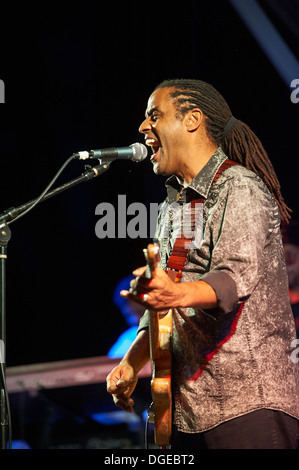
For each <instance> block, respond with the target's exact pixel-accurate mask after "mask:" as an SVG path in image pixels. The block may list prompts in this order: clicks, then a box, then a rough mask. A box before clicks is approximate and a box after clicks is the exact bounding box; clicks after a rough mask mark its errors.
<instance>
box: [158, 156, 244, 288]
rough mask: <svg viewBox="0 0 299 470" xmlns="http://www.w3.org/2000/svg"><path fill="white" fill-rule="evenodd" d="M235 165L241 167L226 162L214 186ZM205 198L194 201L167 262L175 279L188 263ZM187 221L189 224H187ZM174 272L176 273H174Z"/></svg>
mask: <svg viewBox="0 0 299 470" xmlns="http://www.w3.org/2000/svg"><path fill="white" fill-rule="evenodd" d="M233 165H239V163H237V162H234V161H232V160H225V161H224V162H223V163H222V165H220V167H219V168H218V171H217V173H216V174H215V176H214V179H213V182H212V184H214V183H215V182H216V181H217V180H218V178H219V177H220V176H221V175H222V173H223V172H224V171H225V170H227V169H228V168H230V167H231V166H233ZM204 200H205V199H204V198H199V199H194V200H192V201H191V203H190V207H189V208H188V210H187V211H186V213H185V216H184V220H183V230H181V234H180V236H178V237H177V239H176V241H175V243H174V245H173V248H172V251H171V254H170V257H169V259H168V262H167V271H168V274H169V275H170V276H171V277H173V275H174V273H175V275H176V278H177V279H178V278H180V277H181V274H182V269H183V268H184V266H185V265H186V263H187V261H188V253H189V250H190V247H191V243H192V241H193V240H194V233H195V227H196V222H197V217H196V215H197V210H196V209H197V208H199V207H200V206H199V204H203V202H204ZM186 221H187V222H186ZM184 222H185V223H187V226H185V225H184ZM172 271H174V273H172Z"/></svg>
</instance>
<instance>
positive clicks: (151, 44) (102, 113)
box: [0, 0, 299, 366]
mask: <svg viewBox="0 0 299 470" xmlns="http://www.w3.org/2000/svg"><path fill="white" fill-rule="evenodd" d="M260 4H261V5H262V6H263V8H264V10H265V11H266V12H267V13H268V14H269V15H270V18H271V20H272V21H273V23H274V24H275V26H276V27H277V28H278V30H279V31H280V33H281V34H282V35H283V38H284V39H285V40H286V41H287V43H288V45H289V46H290V47H291V49H292V51H293V52H294V53H295V54H297V56H298V36H297V31H298V29H296V28H294V29H292V28H291V27H290V25H291V23H292V24H294V22H295V24H297V25H298V22H297V20H298V2H296V1H292V2H288V1H283V2H282V1H281V2H276V1H273V2H267V1H262V2H260ZM271 4H272V6H273V4H275V5H276V6H277V5H278V6H279V7H280V8H283V10H284V12H285V14H286V17H287V19H289V20H290V23H288V21H286V20H285V18H283V19H282V17H281V16H277V13H275V10H274V9H273V8H272V7H271ZM1 9H2V17H1V33H0V34H1V42H0V51H1V64H0V65H1V69H0V78H1V79H2V80H3V81H4V82H5V101H6V102H5V104H2V105H1V106H0V158H1V160H0V165H1V181H0V212H3V211H4V210H5V209H7V208H9V207H11V206H18V205H20V204H22V203H24V202H27V201H28V200H31V199H32V198H35V197H37V196H38V195H39V194H40V193H41V192H42V190H43V189H44V188H45V187H46V185H47V184H48V183H49V181H50V180H51V179H52V177H53V176H54V174H55V173H56V172H57V170H58V169H59V168H60V166H61V165H62V164H63V163H64V161H65V160H66V159H67V158H68V157H69V156H70V155H72V153H74V152H77V151H79V150H90V149H93V148H105V147H112V146H113V147H114V146H115V147H118V146H127V145H129V144H131V143H133V142H137V141H140V142H142V141H143V139H142V136H140V135H139V133H138V127H139V124H140V123H141V121H142V120H143V116H144V111H145V108H146V103H147V99H148V96H149V95H150V93H151V91H152V89H153V88H154V87H155V86H156V84H158V83H159V82H160V81H162V80H163V79H165V78H199V79H202V80H205V81H208V82H210V83H213V84H214V86H215V87H216V88H217V89H218V90H219V91H220V92H221V93H222V94H223V95H224V96H225V97H226V99H227V101H228V103H229V104H230V106H231V110H232V112H233V114H234V115H235V116H236V117H237V118H239V119H242V120H243V121H245V122H246V123H247V124H249V125H250V126H251V127H252V129H253V130H254V131H255V132H256V134H257V135H258V136H259V137H260V139H261V140H262V142H263V144H264V146H265V148H266V150H267V151H268V153H269V155H270V157H271V159H272V162H273V164H274V166H275V169H276V172H277V174H278V177H279V179H280V182H281V186H282V191H283V194H284V197H285V200H286V202H287V203H288V204H289V206H290V207H291V208H292V209H293V210H294V216H295V217H298V214H299V201H298V195H297V188H298V175H297V170H298V166H299V165H298V156H299V155H298V124H299V121H298V109H299V108H298V107H299V104H294V103H292V102H291V100H290V94H291V89H290V87H289V86H287V84H286V83H284V81H283V80H282V78H281V77H280V75H279V73H278V72H277V71H276V70H275V68H274V67H273V65H272V64H271V63H270V61H269V60H268V58H267V56H266V55H265V54H264V52H263V51H262V50H261V48H260V46H259V45H258V43H257V42H256V40H255V39H254V37H253V36H252V35H251V33H250V32H249V31H248V29H247V28H246V26H245V25H244V24H243V22H242V20H241V19H240V18H239V16H238V15H237V13H236V12H235V11H234V9H233V8H232V6H231V5H230V3H229V2H227V1H223V0H221V1H216V0H209V1H208V2H206V1H193V2H192V1H191V2H188V3H186V4H183V3H178V4H175V3H167V4H165V5H164V4H162V3H153V2H151V3H143V2H126V3H120V2H118V3H115V2H88V1H87V2H77V3H76V4H71V6H67V4H63V5H62V4H56V5H55V4H54V3H52V2H51V3H43V4H42V6H39V4H34V7H33V6H29V5H28V4H27V3H26V4H21V5H19V4H18V5H17V6H15V7H11V8H10V9H9V8H8V7H5V8H4V7H1ZM293 78H299V77H293ZM83 171H84V163H83V162H80V161H74V162H72V163H71V164H70V165H69V166H68V168H67V170H66V171H65V172H64V173H63V174H62V176H61V177H60V178H59V180H58V181H57V184H56V185H58V184H59V183H62V182H65V181H68V180H70V179H72V178H74V177H76V176H78V175H80V174H81V173H82V172H83ZM120 194H123V195H124V194H125V195H126V197H127V205H129V204H130V203H131V202H135V201H136V202H142V203H144V204H146V205H147V207H149V204H150V203H151V202H161V201H162V199H163V198H164V179H163V178H161V177H157V176H155V175H153V173H152V169H151V164H150V162H149V160H148V159H147V160H146V161H144V162H142V163H133V162H129V161H116V162H114V163H113V164H112V165H111V168H110V170H109V171H108V172H107V173H105V174H104V175H102V176H100V177H99V178H96V179H94V180H92V181H90V182H88V183H84V184H81V185H80V186H77V187H76V188H73V189H70V190H69V191H67V192H65V193H63V194H61V195H59V196H57V197H56V198H54V199H51V200H48V201H45V202H43V203H42V204H40V205H39V206H38V207H36V208H35V209H34V210H32V212H30V213H29V214H28V215H26V216H25V217H24V218H21V219H20V220H19V221H16V222H15V223H13V224H11V225H10V228H11V230H12V238H11V241H10V243H9V246H8V260H7V318H6V324H7V342H6V352H7V355H6V363H7V366H14V365H22V364H31V363H39V362H48V361H57V360H58V361H60V360H67V359H75V358H85V357H90V356H100V355H105V354H106V353H107V351H108V349H109V348H110V347H111V346H112V344H113V343H114V341H115V340H116V339H117V338H118V336H119V334H120V333H121V332H122V331H124V330H125V329H126V327H127V325H126V323H125V320H124V319H123V317H122V316H121V314H120V312H119V311H118V309H117V308H116V307H115V306H114V304H113V302H112V294H113V290H114V287H115V285H116V283H117V281H118V280H119V279H120V278H121V277H123V276H125V275H127V274H130V273H131V271H132V270H133V269H134V268H135V267H138V266H140V265H142V264H143V255H142V248H143V247H144V246H145V245H146V243H147V240H146V239H136V240H132V239H129V238H126V239H118V238H115V239H107V238H106V239H103V240H100V239H99V238H97V236H96V234H95V225H96V222H97V221H98V220H99V216H96V215H95V208H96V206H97V205H98V204H99V203H101V202H111V203H112V204H114V205H115V207H116V209H117V197H118V195H120ZM129 219H130V217H128V220H129Z"/></svg>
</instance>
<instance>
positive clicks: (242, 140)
mask: <svg viewBox="0 0 299 470" xmlns="http://www.w3.org/2000/svg"><path fill="white" fill-rule="evenodd" d="M159 88H172V89H173V90H172V91H171V93H170V96H171V98H172V100H173V103H174V106H175V108H176V111H177V118H178V119H179V118H181V119H182V118H183V116H184V115H185V114H186V113H187V112H188V111H190V110H191V109H193V108H195V107H196V108H197V107H198V108H200V109H201V111H202V112H203V114H204V116H205V123H206V129H207V134H208V136H209V138H210V139H211V140H212V142H213V143H215V144H216V145H217V146H218V147H219V146H221V148H222V149H223V151H224V153H225V154H226V155H227V156H228V157H229V158H230V159H231V160H234V161H236V162H238V163H240V164H242V165H243V166H245V167H246V168H248V169H249V170H251V171H254V172H255V173H257V174H258V175H259V176H260V177H261V178H262V180H263V181H264V183H265V184H266V185H267V186H268V188H269V190H270V192H271V194H272V196H273V197H274V199H275V201H276V202H277V204H278V207H279V209H280V214H281V218H282V220H284V221H286V222H288V221H289V219H290V218H291V216H290V213H291V209H290V208H289V207H288V206H287V205H286V204H285V202H284V199H283V197H282V194H281V191H280V184H279V181H278V179H277V176H276V173H275V170H274V168H273V165H272V163H271V161H270V159H269V157H268V155H267V153H266V151H265V149H264V147H263V145H262V143H261V142H260V140H259V138H258V137H257V136H256V135H255V133H254V132H253V131H252V130H251V129H250V128H249V126H248V125H247V124H245V123H244V122H242V121H240V120H237V121H236V123H235V124H234V125H233V127H231V128H230V129H229V131H228V132H227V133H226V134H225V135H224V132H223V131H224V128H225V126H226V124H227V123H228V121H229V120H230V118H231V117H232V112H231V110H230V108H229V106H228V104H227V102H226V101H225V99H224V98H223V96H222V95H221V94H220V93H219V92H218V91H217V90H216V89H215V88H214V87H213V86H212V85H210V84H209V83H206V82H204V81H201V80H188V79H172V80H165V81H163V82H162V83H160V84H159V85H158V86H157V87H156V88H155V89H156V90H157V89H159Z"/></svg>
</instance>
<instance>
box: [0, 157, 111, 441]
mask: <svg viewBox="0 0 299 470" xmlns="http://www.w3.org/2000/svg"><path fill="white" fill-rule="evenodd" d="M110 163H111V162H106V161H102V160H100V164H99V165H97V166H95V167H91V166H86V167H85V170H86V171H85V172H84V173H82V175H80V176H79V177H77V178H75V179H73V180H71V181H69V182H67V183H65V184H63V185H61V186H59V187H57V188H55V189H53V190H51V191H49V192H48V193H46V194H45V195H44V197H43V198H42V199H41V200H40V201H39V202H42V201H45V200H46V199H49V198H51V197H53V196H56V195H57V194H60V193H61V192H63V191H65V190H67V189H69V188H72V187H73V186H76V185H77V184H79V183H82V182H84V181H89V180H90V179H93V178H95V177H97V176H99V175H101V174H102V173H104V172H105V171H107V170H108V169H109V166H110ZM36 200H37V199H33V200H31V201H29V202H27V203H25V204H22V205H21V206H19V207H12V208H10V209H7V210H6V211H5V212H3V214H1V215H0V308H1V311H0V325H1V330H0V449H6V448H7V442H8V441H9V446H11V423H10V408H9V399H8V391H7V387H6V378H5V349H6V263H7V246H8V243H9V241H10V239H11V230H10V228H9V226H8V224H9V223H11V222H13V221H14V219H16V218H17V217H18V215H20V216H21V215H22V213H23V212H24V211H25V210H27V209H29V208H30V206H32V205H33V204H34V202H35V201H36Z"/></svg>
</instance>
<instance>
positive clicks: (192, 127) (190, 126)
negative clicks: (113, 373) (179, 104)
mask: <svg viewBox="0 0 299 470" xmlns="http://www.w3.org/2000/svg"><path fill="white" fill-rule="evenodd" d="M202 122H203V113H202V111H201V110H200V109H199V108H194V109H190V111H188V112H187V114H186V115H185V125H186V128H187V130H188V131H189V132H194V131H196V130H197V129H198V128H199V126H200V125H201V124H202Z"/></svg>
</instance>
